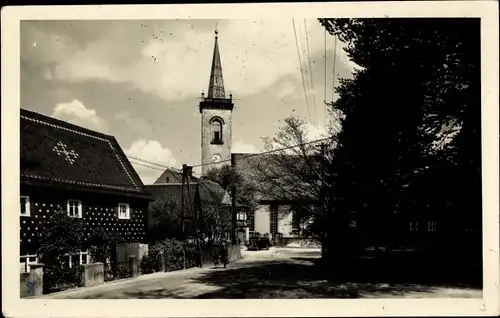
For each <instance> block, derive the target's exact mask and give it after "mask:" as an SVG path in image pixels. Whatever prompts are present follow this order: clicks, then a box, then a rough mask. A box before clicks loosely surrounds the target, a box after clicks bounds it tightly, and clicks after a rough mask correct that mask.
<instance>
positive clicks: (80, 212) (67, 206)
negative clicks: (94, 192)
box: [66, 199, 82, 218]
mask: <svg viewBox="0 0 500 318" xmlns="http://www.w3.org/2000/svg"><path fill="white" fill-rule="evenodd" d="M70 202H78V205H77V206H76V208H77V215H71V214H70ZM66 213H67V214H68V216H69V217H72V218H81V217H82V201H80V200H77V199H68V201H67V202H66Z"/></svg>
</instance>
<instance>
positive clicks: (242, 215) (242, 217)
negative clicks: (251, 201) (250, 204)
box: [236, 212, 247, 221]
mask: <svg viewBox="0 0 500 318" xmlns="http://www.w3.org/2000/svg"><path fill="white" fill-rule="evenodd" d="M246 219H247V218H246V213H245V212H238V214H237V215H236V220H238V221H246Z"/></svg>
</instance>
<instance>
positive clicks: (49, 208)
mask: <svg viewBox="0 0 500 318" xmlns="http://www.w3.org/2000/svg"><path fill="white" fill-rule="evenodd" d="M20 126H21V156H20V159H21V180H20V181H21V183H20V194H21V199H20V201H21V202H20V204H21V214H20V252H21V263H23V256H24V259H25V260H26V259H28V261H27V262H33V261H36V260H34V259H33V257H31V256H33V255H36V254H37V249H38V248H39V237H40V235H41V233H42V232H43V230H44V228H45V227H46V224H47V221H48V219H49V216H50V215H51V213H54V212H55V211H56V210H62V211H64V212H66V213H68V215H70V216H72V217H74V218H79V219H81V220H82V222H83V226H84V231H85V235H86V236H90V235H91V234H92V232H93V231H94V230H95V229H96V228H98V227H99V228H102V229H104V230H105V231H108V232H109V233H113V234H115V235H116V236H119V237H121V238H123V239H124V241H125V242H127V243H146V236H147V235H146V232H147V210H148V204H149V202H150V201H151V196H150V195H149V194H148V193H147V192H146V191H145V189H144V185H143V183H142V181H141V179H140V178H139V176H138V175H137V173H136V172H135V170H134V168H133V167H132V165H131V164H130V162H129V161H128V159H127V157H126V155H125V154H124V153H123V151H122V149H121V148H120V146H119V144H118V142H117V141H116V139H115V138H114V137H113V136H109V135H104V134H101V133H98V132H95V131H91V130H88V129H85V128H82V127H79V126H75V125H72V124H69V123H67V122H63V121H60V120H57V119H54V118H51V117H48V116H44V115H41V114H38V113H34V112H31V111H27V110H24V109H21V125H20ZM119 210H121V211H119ZM27 255H29V257H26V256H27Z"/></svg>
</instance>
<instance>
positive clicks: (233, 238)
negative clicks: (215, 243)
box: [231, 155, 237, 245]
mask: <svg viewBox="0 0 500 318" xmlns="http://www.w3.org/2000/svg"><path fill="white" fill-rule="evenodd" d="M234 159H235V158H234V155H231V170H233V172H234V168H235V160H234ZM231 183H232V185H231V192H232V193H231V205H232V209H231V210H232V211H231V212H232V213H231V244H232V245H236V231H237V221H236V213H237V212H236V184H235V182H234V180H232V182H231Z"/></svg>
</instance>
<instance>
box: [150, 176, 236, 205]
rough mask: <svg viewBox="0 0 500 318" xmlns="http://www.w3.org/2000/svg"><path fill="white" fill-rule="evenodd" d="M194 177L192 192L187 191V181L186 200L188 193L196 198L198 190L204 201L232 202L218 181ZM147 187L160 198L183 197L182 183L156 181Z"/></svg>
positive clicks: (200, 197) (228, 203)
mask: <svg viewBox="0 0 500 318" xmlns="http://www.w3.org/2000/svg"><path fill="white" fill-rule="evenodd" d="M193 179H194V182H190V183H189V189H190V192H188V191H187V183H186V184H185V187H186V188H185V189H186V190H185V192H184V199H185V200H187V199H188V195H189V196H191V198H192V200H194V199H195V197H196V192H197V191H198V194H199V199H200V200H201V202H202V203H216V204H225V205H230V204H231V198H230V196H229V193H228V192H227V191H226V190H224V189H223V188H222V187H221V186H220V185H218V184H217V183H215V182H212V181H209V180H200V179H198V178H193ZM145 187H146V189H147V191H148V192H149V193H151V195H152V196H153V197H154V198H155V199H160V198H161V197H162V196H165V195H166V196H169V197H171V198H173V199H175V200H178V201H180V200H181V197H182V183H154V184H151V185H146V186H145ZM185 202H186V201H185Z"/></svg>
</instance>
